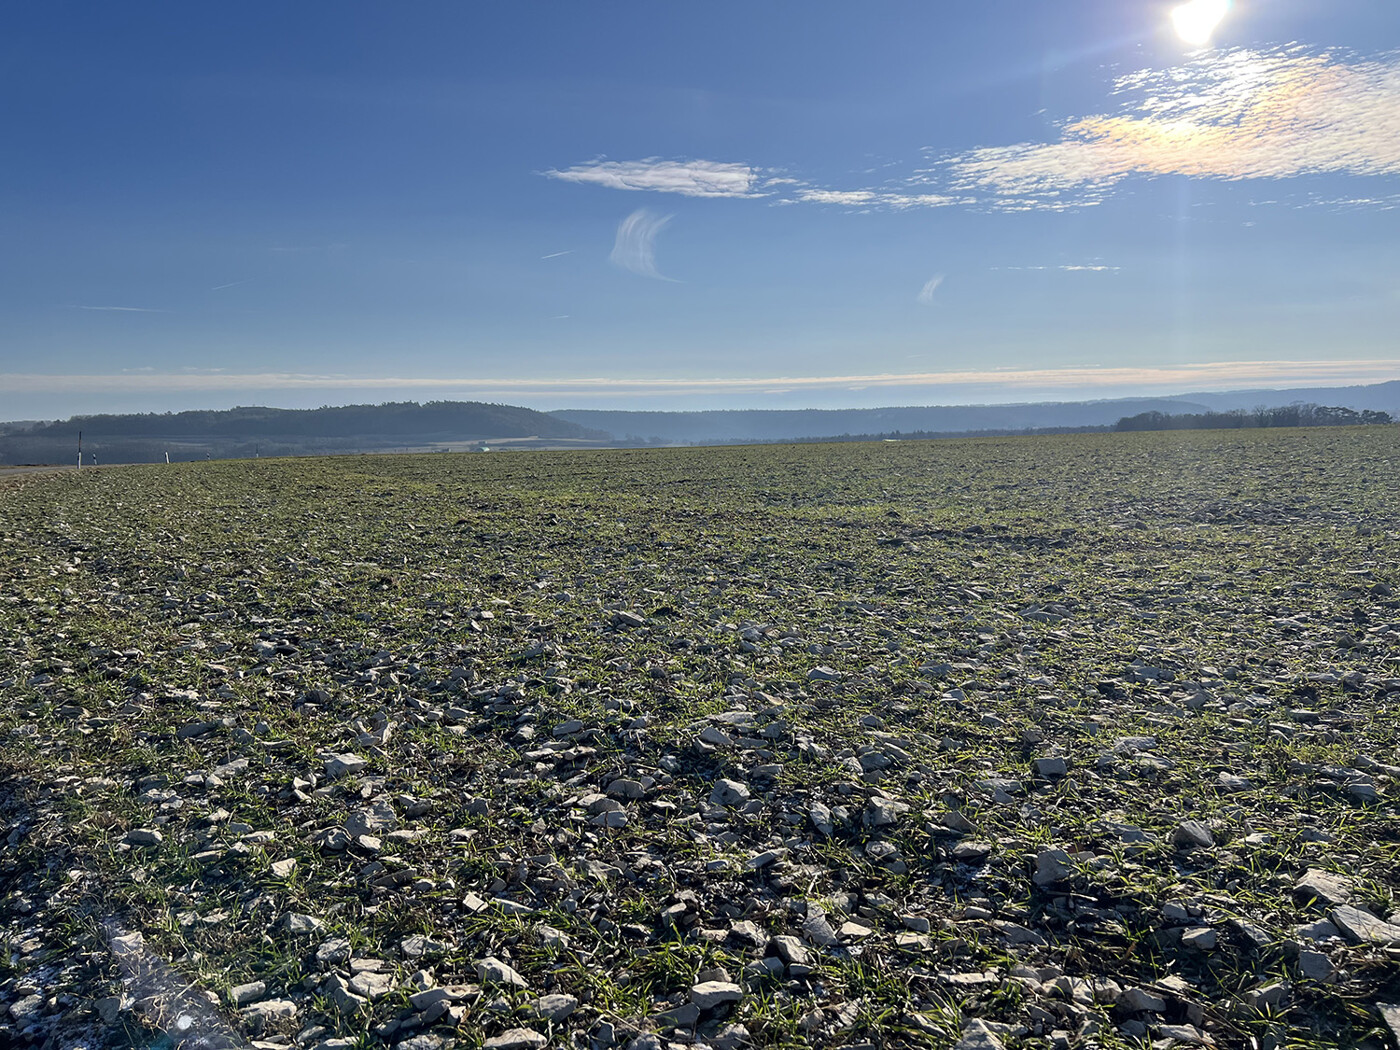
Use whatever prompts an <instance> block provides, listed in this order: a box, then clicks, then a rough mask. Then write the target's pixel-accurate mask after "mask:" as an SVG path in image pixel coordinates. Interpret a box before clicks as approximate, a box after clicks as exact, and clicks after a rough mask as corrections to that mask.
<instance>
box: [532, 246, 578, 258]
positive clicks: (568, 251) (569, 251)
mask: <svg viewBox="0 0 1400 1050" xmlns="http://www.w3.org/2000/svg"><path fill="white" fill-rule="evenodd" d="M573 254H574V249H572V248H567V249H565V250H564V251H562V252H550V253H549V254H548V255H541V256H540V258H541V259H557V258H559V257H560V256H561V255H573Z"/></svg>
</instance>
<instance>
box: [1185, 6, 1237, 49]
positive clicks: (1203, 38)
mask: <svg viewBox="0 0 1400 1050" xmlns="http://www.w3.org/2000/svg"><path fill="white" fill-rule="evenodd" d="M1229 10H1230V0H1189V2H1188V3H1185V4H1181V5H1179V6H1177V7H1174V8H1172V25H1173V26H1175V27H1176V35H1177V36H1179V37H1181V39H1182V40H1184V41H1186V43H1188V44H1191V45H1192V46H1193V47H1205V46H1206V45H1207V44H1209V43H1210V38H1211V34H1212V33H1214V32H1215V27H1216V26H1218V25H1219V24H1220V20H1221V19H1223V18H1224V17H1225V15H1226V13H1227V12H1228V11H1229Z"/></svg>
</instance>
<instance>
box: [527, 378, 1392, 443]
mask: <svg viewBox="0 0 1400 1050" xmlns="http://www.w3.org/2000/svg"><path fill="white" fill-rule="evenodd" d="M1295 402H1308V403H1314V404H1325V405H1337V406H1339V407H1343V408H1351V409H1355V410H1357V411H1362V410H1366V409H1372V410H1376V411H1381V412H1389V413H1391V414H1392V415H1400V381H1391V382H1386V383H1376V384H1373V385H1370V386H1352V387H1316V388H1308V389H1305V390H1243V391H1234V392H1228V393H1200V394H1183V395H1179V396H1175V397H1156V398H1114V399H1108V400H1102V401H1038V402H1029V403H1025V404H1001V405H929V406H924V407H904V408H849V409H746V410H728V411H726V410H716V411H704V412H609V411H600V410H594V409H562V410H558V411H555V412H552V413H551V415H553V416H555V417H556V418H558V419H565V420H568V421H570V422H573V423H578V424H580V425H581V426H586V427H594V428H597V429H599V430H606V431H609V432H610V433H612V434H613V435H615V436H616V437H618V438H636V439H641V440H644V441H649V442H653V443H659V444H687V443H699V444H703V443H706V442H731V441H785V440H804V439H809V438H820V437H840V436H842V435H846V434H872V435H873V434H894V433H903V434H910V433H915V432H920V431H922V432H925V433H941V434H955V433H962V432H972V431H980V432H1015V431H1021V430H1051V429H1061V428H1076V427H1111V426H1113V425H1114V424H1116V423H1117V422H1118V420H1120V419H1122V418H1123V417H1125V416H1137V415H1141V414H1142V413H1145V412H1161V413H1164V414H1167V415H1181V414H1197V413H1205V412H1229V411H1233V410H1235V409H1244V410H1246V411H1249V410H1253V409H1255V408H1259V407H1266V408H1274V407H1279V406H1282V405H1290V404H1293V403H1295Z"/></svg>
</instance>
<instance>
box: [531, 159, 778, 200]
mask: <svg viewBox="0 0 1400 1050" xmlns="http://www.w3.org/2000/svg"><path fill="white" fill-rule="evenodd" d="M544 174H545V175H546V176H547V177H549V178H551V179H562V180H563V181H565V182H580V183H587V184H591V185H594V186H606V187H608V188H609V189H614V190H650V191H651V192H653V193H679V194H680V195H681V196H683V197H761V196H763V195H764V194H762V193H761V192H759V190H758V184H759V182H760V181H761V180H762V178H763V173H762V172H761V171H759V169H757V168H752V167H750V166H749V165H747V164H733V163H727V162H724V161H715V160H662V159H661V158H659V157H647V158H646V159H645V160H624V161H614V160H595V161H590V162H589V163H587V164H575V165H574V166H573V167H572V168H564V169H563V170H558V169H551V170H550V171H546V172H544Z"/></svg>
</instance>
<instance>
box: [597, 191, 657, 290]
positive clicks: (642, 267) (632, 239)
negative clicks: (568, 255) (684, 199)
mask: <svg viewBox="0 0 1400 1050" xmlns="http://www.w3.org/2000/svg"><path fill="white" fill-rule="evenodd" d="M671 218H672V216H670V215H658V214H656V212H654V211H652V210H651V209H649V208H638V209H637V210H636V211H634V212H633V213H632V214H631V215H629V216H627V218H625V219H623V220H622V221H621V222H620V223H618V224H617V239H616V240H615V241H614V243H613V250H612V254H610V255H609V256H608V258H609V259H610V260H612V263H613V265H614V266H619V267H621V268H622V269H624V270H627V271H628V272H630V273H635V274H637V275H638V276H639V277H650V278H652V279H654V280H658V281H669V280H672V278H670V277H666V276H664V275H663V274H662V273H661V272H660V271H659V270H658V269H657V268H656V237H657V235H658V234H659V233H660V232H661V231H662V230H663V229H664V228H665V226H666V224H667V223H668V222H670V221H671Z"/></svg>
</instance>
